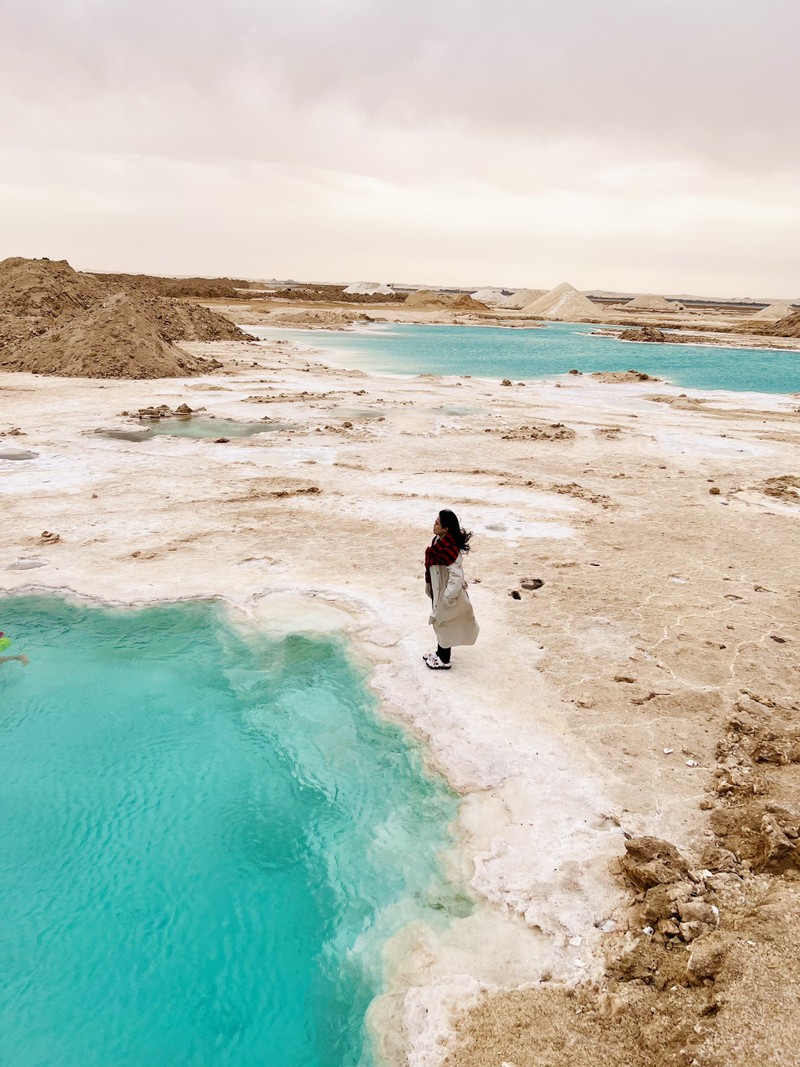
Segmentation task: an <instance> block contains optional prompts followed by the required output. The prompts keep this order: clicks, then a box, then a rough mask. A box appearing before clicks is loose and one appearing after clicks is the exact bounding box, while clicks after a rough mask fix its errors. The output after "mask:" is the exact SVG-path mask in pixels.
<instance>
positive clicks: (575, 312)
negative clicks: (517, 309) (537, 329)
mask: <svg viewBox="0 0 800 1067" xmlns="http://www.w3.org/2000/svg"><path fill="white" fill-rule="evenodd" d="M522 310H523V311H524V312H525V314H526V315H532V316H534V317H536V318H539V319H555V320H557V321H559V322H584V321H588V322H600V321H602V320H603V319H604V318H606V315H605V314H604V312H602V311H601V310H600V309H599V308H597V307H595V305H594V304H593V303H592V302H591V300H589V299H588V298H587V297H585V296H584V295H583V293H579V292H578V290H577V289H576V288H575V287H574V286H572V285H570V284H569V282H562V283H561V285H557V286H556V287H555V289H551V290H550V292H549V293H545V295H544V296H540V297H539V298H538V300H533V301H532V302H531V303H530V304H526V305H525V307H524V308H522Z"/></svg>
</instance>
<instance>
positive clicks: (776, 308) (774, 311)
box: [747, 301, 794, 322]
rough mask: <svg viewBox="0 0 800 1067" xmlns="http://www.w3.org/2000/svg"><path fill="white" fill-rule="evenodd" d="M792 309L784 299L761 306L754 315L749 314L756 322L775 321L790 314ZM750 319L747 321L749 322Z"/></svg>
mask: <svg viewBox="0 0 800 1067" xmlns="http://www.w3.org/2000/svg"><path fill="white" fill-rule="evenodd" d="M793 311H794V307H793V306H792V305H791V304H789V303H786V302H785V301H784V302H781V303H777V304H770V305H769V307H766V308H762V309H761V311H757V312H756V313H755V315H751V316H750V319H755V320H756V321H758V322H777V321H778V319H782V318H784V317H785V316H786V315H791V313H792V312H793ZM750 319H748V320H747V321H748V322H749V321H750Z"/></svg>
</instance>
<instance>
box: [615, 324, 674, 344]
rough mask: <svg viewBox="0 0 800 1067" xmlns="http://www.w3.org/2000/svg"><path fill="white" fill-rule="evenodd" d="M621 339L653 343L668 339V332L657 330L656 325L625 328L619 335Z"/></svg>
mask: <svg viewBox="0 0 800 1067" xmlns="http://www.w3.org/2000/svg"><path fill="white" fill-rule="evenodd" d="M619 339H620V341H649V342H651V343H655V342H659V341H666V339H667V337H666V334H665V333H663V332H662V331H661V330H657V329H656V328H655V326H642V327H640V328H639V329H633V330H623V331H622V333H621V334H620V335H619Z"/></svg>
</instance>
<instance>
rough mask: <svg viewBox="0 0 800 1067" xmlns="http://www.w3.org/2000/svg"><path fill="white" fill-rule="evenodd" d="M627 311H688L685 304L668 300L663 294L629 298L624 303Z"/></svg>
mask: <svg viewBox="0 0 800 1067" xmlns="http://www.w3.org/2000/svg"><path fill="white" fill-rule="evenodd" d="M622 307H623V310H625V311H686V310H687V308H686V306H685V305H684V304H679V303H678V302H677V301H676V300H667V299H666V298H665V297H663V296H653V295H651V294H648V295H641V296H635V297H634V298H633V300H629V301H628V302H627V303H625V304H623V305H622Z"/></svg>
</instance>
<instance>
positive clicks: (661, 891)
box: [642, 882, 692, 932]
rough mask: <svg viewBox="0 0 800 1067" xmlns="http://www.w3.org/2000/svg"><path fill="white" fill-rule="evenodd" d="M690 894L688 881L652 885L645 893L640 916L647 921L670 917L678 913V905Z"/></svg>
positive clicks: (686, 899) (652, 921)
mask: <svg viewBox="0 0 800 1067" xmlns="http://www.w3.org/2000/svg"><path fill="white" fill-rule="evenodd" d="M691 895H692V887H691V885H689V883H688V882H673V883H671V884H666V885H656V886H653V888H652V889H648V890H647V892H646V893H645V897H644V907H643V909H642V916H643V918H644V919H646V920H647V922H649V923H657V922H659V921H661V920H662V919H670V918H672V916H674V915H677V914H678V909H679V906H680V905H682V904H683V903H684V902H686V901H688V900H689V898H690V897H691ZM676 932H677V930H676Z"/></svg>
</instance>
